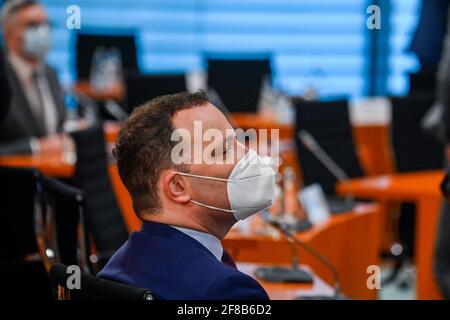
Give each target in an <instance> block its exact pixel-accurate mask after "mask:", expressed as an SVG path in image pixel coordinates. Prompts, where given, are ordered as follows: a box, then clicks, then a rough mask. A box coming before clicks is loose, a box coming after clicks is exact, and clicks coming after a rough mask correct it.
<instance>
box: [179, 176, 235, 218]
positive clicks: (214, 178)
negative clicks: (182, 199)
mask: <svg viewBox="0 0 450 320" xmlns="http://www.w3.org/2000/svg"><path fill="white" fill-rule="evenodd" d="M175 173H177V174H179V175H182V176H186V177H194V178H201V179H209V180H216V181H223V182H231V180H229V179H223V178H216V177H208V176H202V175H197V174H190V173H184V172H178V171H175ZM190 201H191V202H192V203H195V204H196V205H198V206H201V207H205V208H208V209H212V210H219V211H223V212H228V213H235V212H236V210H230V209H223V208H218V207H214V206H210V205H207V204H204V203H201V202H198V201H195V200H190Z"/></svg>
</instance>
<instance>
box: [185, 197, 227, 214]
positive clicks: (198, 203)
mask: <svg viewBox="0 0 450 320" xmlns="http://www.w3.org/2000/svg"><path fill="white" fill-rule="evenodd" d="M191 202H192V203H195V204H196V205H198V206H201V207H205V208H208V209H213V210H219V211H223V212H228V213H235V212H236V210H230V209H223V208H218V207H213V206H209V205H207V204H204V203H201V202H198V201H195V200H191Z"/></svg>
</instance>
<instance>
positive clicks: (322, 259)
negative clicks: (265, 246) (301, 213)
mask: <svg viewBox="0 0 450 320" xmlns="http://www.w3.org/2000/svg"><path fill="white" fill-rule="evenodd" d="M267 222H268V223H269V224H270V225H271V226H272V227H274V228H275V229H277V230H278V231H279V232H280V233H281V234H283V235H284V236H285V237H286V238H287V239H288V240H289V242H290V243H292V244H293V246H297V245H299V246H301V247H302V248H303V249H305V250H306V251H308V253H310V254H311V255H312V256H313V257H314V258H316V259H317V260H319V261H320V262H321V263H322V264H323V265H325V266H326V267H327V269H328V270H329V271H330V273H331V274H332V276H333V281H334V285H333V287H334V294H333V297H332V298H334V299H338V298H340V297H341V296H340V282H339V275H338V273H337V270H336V268H335V267H334V266H333V264H332V263H331V262H330V260H328V259H327V258H326V257H325V256H323V255H321V254H320V253H319V252H317V251H316V250H315V249H313V248H312V247H310V246H309V245H307V244H306V243H305V242H303V241H301V240H299V239H297V238H295V237H294V236H293V235H292V234H291V233H289V232H288V231H287V230H286V229H285V228H284V227H283V226H282V225H281V224H280V223H279V222H277V221H274V220H268V221H267ZM293 257H294V256H293ZM295 260H296V262H298V255H297V253H296V254H295ZM293 262H294V258H293Z"/></svg>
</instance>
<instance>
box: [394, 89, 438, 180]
mask: <svg viewBox="0 0 450 320" xmlns="http://www.w3.org/2000/svg"><path fill="white" fill-rule="evenodd" d="M390 101H391V104H392V126H391V139H392V147H393V150H394V155H395V163H396V168H397V171H398V172H409V171H419V170H433V169H441V168H442V166H443V161H444V160H443V159H444V149H443V147H442V144H441V143H439V142H438V141H437V140H436V139H435V138H433V137H431V136H429V135H427V134H425V132H424V131H423V130H422V127H421V121H422V119H423V117H424V115H425V113H426V112H427V111H428V110H429V109H430V107H431V106H432V105H433V103H434V101H435V97H434V96H433V95H422V96H409V97H391V98H390Z"/></svg>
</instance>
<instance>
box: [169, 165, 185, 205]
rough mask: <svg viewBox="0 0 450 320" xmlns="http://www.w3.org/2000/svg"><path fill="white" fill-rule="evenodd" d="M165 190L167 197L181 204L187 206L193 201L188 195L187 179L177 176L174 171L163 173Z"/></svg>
mask: <svg viewBox="0 0 450 320" xmlns="http://www.w3.org/2000/svg"><path fill="white" fill-rule="evenodd" d="M162 183H163V190H164V193H165V194H166V196H167V197H168V198H169V199H170V200H172V201H174V202H177V203H179V204H186V203H188V202H189V201H190V200H191V197H190V195H189V193H188V190H189V187H188V185H187V179H185V178H184V177H183V176H181V175H179V174H176V172H174V171H173V170H170V171H169V170H167V171H166V172H164V173H163V181H162Z"/></svg>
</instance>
